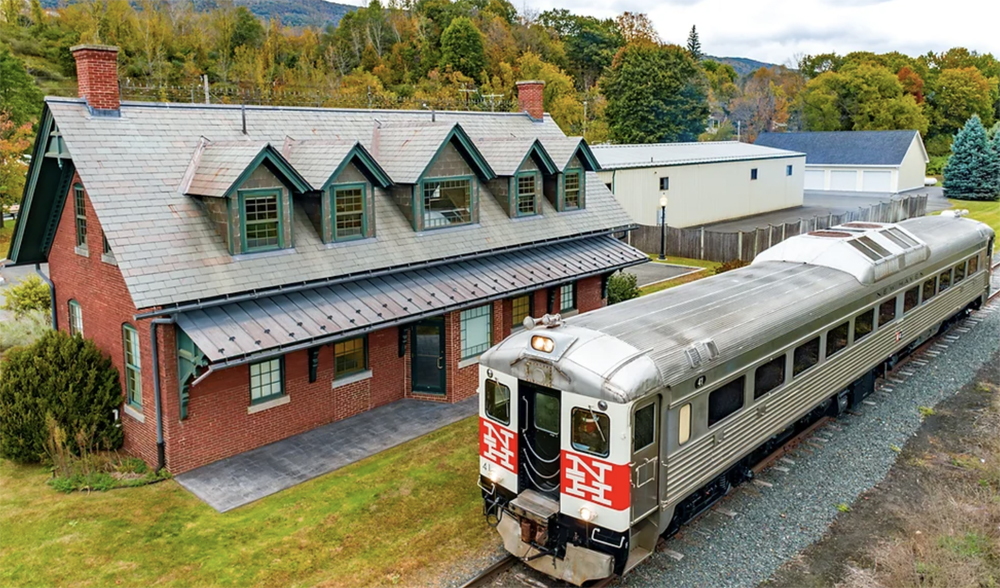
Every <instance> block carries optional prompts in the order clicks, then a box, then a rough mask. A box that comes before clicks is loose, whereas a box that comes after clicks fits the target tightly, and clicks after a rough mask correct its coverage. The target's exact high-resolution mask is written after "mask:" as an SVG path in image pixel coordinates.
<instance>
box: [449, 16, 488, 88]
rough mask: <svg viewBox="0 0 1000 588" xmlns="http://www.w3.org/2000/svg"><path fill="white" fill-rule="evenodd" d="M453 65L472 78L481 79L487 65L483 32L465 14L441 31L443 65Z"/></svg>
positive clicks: (456, 69) (455, 68)
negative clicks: (480, 75)
mask: <svg viewBox="0 0 1000 588" xmlns="http://www.w3.org/2000/svg"><path fill="white" fill-rule="evenodd" d="M449 65H450V66H451V68H452V69H453V70H455V71H460V72H462V73H463V74H465V75H467V76H469V77H470V78H474V79H479V74H480V73H482V71H483V68H484V67H486V56H485V52H484V50H483V34H482V33H481V32H479V29H477V28H476V25H474V24H472V21H471V20H470V19H469V18H468V17H465V16H460V17H458V18H456V19H454V20H452V21H451V24H450V25H448V28H446V29H445V30H444V32H443V33H441V67H442V68H444V67H447V66H449Z"/></svg>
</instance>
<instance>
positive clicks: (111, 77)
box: [70, 45, 121, 111]
mask: <svg viewBox="0 0 1000 588" xmlns="http://www.w3.org/2000/svg"><path fill="white" fill-rule="evenodd" d="M70 52H71V53H72V54H73V59H75V60H76V79H77V88H78V92H77V93H78V94H79V95H80V98H85V99H86V100H87V104H88V105H89V106H90V108H92V109H93V110H115V111H117V110H118V107H119V106H120V105H121V102H120V97H119V95H118V47H110V46H108V45H77V46H76V47H71V48H70Z"/></svg>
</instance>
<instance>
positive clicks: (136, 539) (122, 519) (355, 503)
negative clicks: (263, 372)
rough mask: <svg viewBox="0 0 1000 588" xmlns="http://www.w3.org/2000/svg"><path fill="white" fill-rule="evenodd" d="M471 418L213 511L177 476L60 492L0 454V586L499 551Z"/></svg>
mask: <svg viewBox="0 0 1000 588" xmlns="http://www.w3.org/2000/svg"><path fill="white" fill-rule="evenodd" d="M476 436H477V422H476V419H466V420H463V421H461V422H458V423H456V424H454V425H451V426H448V427H445V428H444V429H441V430H440V431H437V432H435V433H432V434H430V435H428V436H426V437H422V438H420V439H418V440H415V441H412V442H410V443H407V444H404V445H401V446H399V447H396V448H394V449H390V450H388V451H385V452H382V453H380V454H378V455H375V456H372V457H370V458H368V459H366V460H363V461H361V462H358V463H356V464H353V465H351V466H348V467H346V468H343V469H341V470H338V471H336V472H333V473H331V474H327V475H325V476H321V477H319V478H316V479H314V480H311V481H308V482H305V483H302V484H300V485H298V486H295V487H294V488H291V489H289V490H285V491H284V492H280V493H278V494H276V495H273V496H270V497H267V498H264V499H262V500H260V501H258V502H255V503H252V504H250V505H247V506H244V507H241V508H238V509H236V510H233V511H230V512H228V513H225V514H219V513H217V512H215V511H214V510H212V509H211V508H210V507H208V506H206V505H205V504H203V503H202V502H201V501H199V500H198V499H197V498H195V497H194V496H193V495H191V494H189V493H188V492H187V491H185V490H184V489H183V488H181V487H180V486H179V485H178V484H177V483H176V482H174V481H173V480H169V481H166V482H162V483H160V484H155V485H152V486H144V487H142V488H134V489H127V490H114V491H110V492H97V493H91V494H83V493H75V494H70V495H66V494H60V493H57V492H56V491H54V490H52V489H50V488H49V487H47V486H46V484H45V480H46V477H47V473H46V471H45V469H44V468H42V467H40V466H17V465H14V464H13V463H11V462H8V461H2V462H0V502H2V504H3V509H0V536H2V537H3V541H2V543H0V559H2V561H3V567H2V568H0V585H4V586H66V585H72V586H115V585H122V586H153V585H166V586H313V585H322V586H330V587H336V586H361V585H393V584H398V585H403V586H413V585H417V584H423V583H427V582H429V581H432V580H433V578H434V577H436V576H437V575H439V574H441V573H443V572H445V571H447V570H448V569H449V567H450V566H451V565H453V564H454V563H455V562H456V561H459V560H460V559H464V558H466V557H468V556H470V555H477V554H479V553H482V552H484V550H486V549H492V548H493V547H492V545H493V538H494V533H493V532H492V531H491V529H490V528H489V527H488V526H487V525H486V524H485V523H484V522H483V519H482V515H481V509H482V503H481V499H480V493H479V489H478V488H477V487H476V484H475V472H476V466H477V463H476V455H477V452H478V444H477V443H476V442H475V440H476Z"/></svg>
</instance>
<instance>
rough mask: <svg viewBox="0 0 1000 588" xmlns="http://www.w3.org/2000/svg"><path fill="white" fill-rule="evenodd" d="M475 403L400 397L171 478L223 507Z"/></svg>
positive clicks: (468, 410)
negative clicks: (349, 416) (454, 402)
mask: <svg viewBox="0 0 1000 588" xmlns="http://www.w3.org/2000/svg"><path fill="white" fill-rule="evenodd" d="M478 407H479V403H478V399H477V398H476V397H472V398H469V399H467V400H463V401H462V402H459V403H456V404H443V403H437V402H425V401H419V400H411V399H404V400H399V401H397V402H393V403H392V404H387V405H385V406H380V407H378V408H375V409H373V410H370V411H368V412H365V413H362V414H359V415H357V416H353V417H351V418H348V419H344V420H342V421H337V422H335V423H330V424H329V425H323V426H322V427H319V428H316V429H313V430H311V431H307V432H305V433H302V434H299V435H295V436H293V437H289V438H287V439H283V440H281V441H278V442H276V443H271V444H270V445H265V446H264V447H259V448H257V449H254V450H252V451H248V452H246V453H241V454H239V455H235V456H233V457H230V458H226V459H223V460H220V461H217V462H215V463H211V464H208V465H207V466H202V467H200V468H198V469H195V470H191V471H190V472H185V473H183V474H181V475H179V476H177V477H176V478H175V479H176V480H177V482H178V483H179V484H180V485H181V486H183V487H184V488H186V489H187V490H188V491H190V492H191V493H192V494H194V495H195V496H197V497H198V498H200V499H202V500H204V501H205V502H206V503H207V504H208V505H209V506H211V507H212V508H214V509H215V510H217V511H219V512H226V511H228V510H232V509H234V508H237V507H239V506H243V505H244V504H249V503H251V502H253V501H255V500H258V499H260V498H264V497H265V496H269V495H271V494H274V493H276V492H280V491H281V490H284V489H286V488H291V487H292V486H294V485H296V484H298V483H300V482H305V481H306V480H311V479H312V478H315V477H317V476H322V475H323V474H327V473H330V472H332V471H334V470H337V469H339V468H342V467H344V466H346V465H349V464H352V463H354V462H356V461H360V460H362V459H364V458H366V457H369V456H371V455H375V454H376V453H379V452H381V451H385V450H386V449H389V448H391V447H395V446H396V445H399V444H401V443H405V442H407V441H410V440H412V439H416V438H417V437H420V436H422V435H426V434H427V433H430V432H432V431H435V430H437V429H440V428H441V427H444V426H446V425H450V424H452V423H454V422H457V421H459V420H461V419H464V418H466V417H470V416H472V415H474V414H476V413H477V412H478Z"/></svg>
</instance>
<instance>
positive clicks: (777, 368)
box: [753, 355, 785, 400]
mask: <svg viewBox="0 0 1000 588" xmlns="http://www.w3.org/2000/svg"><path fill="white" fill-rule="evenodd" d="M784 383H785V356H784V355H782V356H780V357H775V358H774V359H772V360H771V361H769V362H767V363H765V364H764V365H762V366H760V367H759V368H757V371H755V372H754V374H753V399H754V400H757V399H758V398H760V397H761V396H763V395H765V394H767V393H768V392H770V391H771V390H774V389H775V388H777V387H778V386H780V385H782V384H784Z"/></svg>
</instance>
